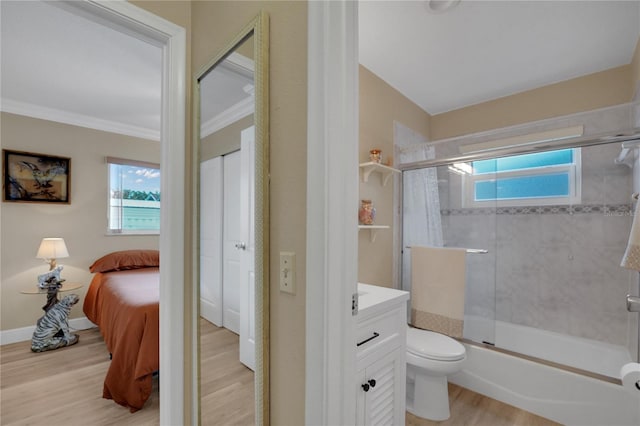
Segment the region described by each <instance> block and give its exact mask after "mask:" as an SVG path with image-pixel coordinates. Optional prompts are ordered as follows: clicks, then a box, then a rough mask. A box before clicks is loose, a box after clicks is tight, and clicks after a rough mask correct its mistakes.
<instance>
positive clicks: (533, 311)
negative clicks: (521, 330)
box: [438, 144, 637, 346]
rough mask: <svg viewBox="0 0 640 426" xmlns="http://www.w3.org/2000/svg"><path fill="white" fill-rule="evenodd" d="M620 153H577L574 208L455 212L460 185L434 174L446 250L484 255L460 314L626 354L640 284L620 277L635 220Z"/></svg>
mask: <svg viewBox="0 0 640 426" xmlns="http://www.w3.org/2000/svg"><path fill="white" fill-rule="evenodd" d="M619 152H620V151H619V144H616V146H606V145H603V146H597V147H589V148H583V150H582V204H576V205H557V206H528V207H497V208H462V205H461V204H462V203H461V195H460V194H461V193H462V191H461V187H462V182H461V180H460V178H459V176H457V175H454V174H450V173H448V172H447V170H446V167H440V168H438V179H439V193H440V203H441V214H442V226H443V235H444V241H445V245H446V246H450V247H467V248H481V249H487V250H489V252H488V253H487V254H482V255H478V254H472V255H468V256H467V293H466V303H465V304H466V306H465V313H466V314H468V315H475V316H480V317H483V318H488V319H491V320H493V319H494V318H495V319H496V320H499V321H505V322H511V323H515V324H520V325H525V326H529V327H535V328H540V329H544V330H549V331H554V332H558V333H563V334H568V335H573V336H578V337H584V338H588V339H594V340H598V341H603V342H608V343H612V344H616V345H623V346H626V343H627V327H628V313H627V312H626V308H625V296H626V294H627V292H628V291H629V288H630V284H631V283H632V282H633V280H634V279H636V278H637V275H634V273H633V272H630V271H628V270H626V269H624V268H622V267H620V260H621V259H622V256H623V254H624V251H625V248H626V245H627V240H628V237H629V231H630V229H631V223H632V215H633V213H632V212H633V210H632V205H631V204H630V195H631V192H632V190H631V187H632V184H631V169H629V168H627V167H626V166H621V165H615V164H613V158H615V156H616V155H617V154H618V153H619ZM634 277H635V278H634ZM488 337H491V336H488Z"/></svg>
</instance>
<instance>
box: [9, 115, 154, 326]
mask: <svg viewBox="0 0 640 426" xmlns="http://www.w3.org/2000/svg"><path fill="white" fill-rule="evenodd" d="M1 120H2V125H1V131H0V132H1V133H0V138H1V139H2V148H3V149H12V150H18V151H27V152H35V153H41V154H50V155H57V156H61V157H70V158H71V204H69V205H49V204H46V203H45V204H42V203H37V204H36V203H6V202H4V203H2V219H1V221H2V222H1V223H2V237H1V238H2V247H1V251H2V253H1V259H2V266H1V270H2V277H1V279H2V285H1V286H0V295H1V299H2V302H1V303H2V305H1V306H2V315H1V317H0V323H1V324H0V327H1V329H2V330H9V329H14V328H19V327H27V326H32V325H34V324H35V321H36V320H37V319H38V318H39V317H40V316H42V310H41V309H40V308H41V306H43V305H44V302H45V297H44V296H43V295H35V296H34V295H25V294H21V293H20V292H19V291H20V289H22V288H24V287H34V286H35V285H36V283H37V276H38V275H39V274H43V273H45V272H47V271H48V270H49V268H48V265H47V264H45V263H44V262H43V261H42V260H40V259H36V258H35V256H36V251H37V250H38V247H39V245H40V241H41V239H42V238H44V237H63V238H64V239H65V242H66V245H67V248H68V250H69V257H68V258H65V259H60V261H59V264H62V265H64V270H63V271H62V277H63V278H65V279H66V280H67V281H68V282H80V283H83V284H84V285H85V286H84V287H83V288H81V289H80V290H77V291H74V292H75V293H76V294H78V295H79V296H80V302H79V303H78V305H77V306H76V307H75V308H74V309H73V310H72V311H71V317H72V318H77V317H83V316H84V314H83V313H82V301H83V300H84V295H85V294H86V291H87V287H88V285H89V283H90V281H91V277H92V274H90V273H89V266H90V265H91V264H92V263H93V261H94V260H96V259H97V258H99V257H101V256H102V255H104V254H106V253H108V252H111V251H115V250H124V249H132V248H156V249H157V248H158V237H157V236H106V230H107V200H108V198H107V194H108V190H109V185H108V179H107V172H108V171H107V163H106V162H105V157H106V156H112V157H121V158H128V159H134V160H145V161H151V162H156V163H157V162H160V145H159V143H158V142H156V141H149V140H144V139H139V138H133V137H129V136H122V135H117V134H114V133H107V132H101V131H98V130H91V129H86V128H83V127H76V126H70V125H67V124H60V123H54V122H52V121H46V120H39V119H34V118H29V117H24V116H20V115H14V114H8V113H2V115H1Z"/></svg>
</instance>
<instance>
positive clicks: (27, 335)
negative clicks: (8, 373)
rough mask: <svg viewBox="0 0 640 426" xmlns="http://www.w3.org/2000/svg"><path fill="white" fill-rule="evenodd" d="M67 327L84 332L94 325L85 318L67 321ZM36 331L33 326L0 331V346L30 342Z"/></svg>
mask: <svg viewBox="0 0 640 426" xmlns="http://www.w3.org/2000/svg"><path fill="white" fill-rule="evenodd" d="M69 327H70V328H71V329H72V330H86V329H88V328H93V327H96V325H95V324H94V323H92V322H91V321H89V320H88V319H87V317H82V318H74V319H70V320H69ZM35 329H36V326H35V325H32V326H29V327H22V328H14V329H11V330H1V331H0V345H8V344H10V343H16V342H25V341H27V340H31V336H33V331H34V330H35Z"/></svg>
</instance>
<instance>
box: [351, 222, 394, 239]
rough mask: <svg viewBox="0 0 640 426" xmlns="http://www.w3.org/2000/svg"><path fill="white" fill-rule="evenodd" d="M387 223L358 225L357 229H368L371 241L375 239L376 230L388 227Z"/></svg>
mask: <svg viewBox="0 0 640 426" xmlns="http://www.w3.org/2000/svg"><path fill="white" fill-rule="evenodd" d="M389 228H390V226H389V225H358V229H360V230H362V229H368V230H369V239H370V240H371V242H372V243H373V242H374V241H375V240H376V236H377V235H378V231H379V230H381V229H389Z"/></svg>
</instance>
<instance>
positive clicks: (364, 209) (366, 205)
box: [358, 200, 376, 225]
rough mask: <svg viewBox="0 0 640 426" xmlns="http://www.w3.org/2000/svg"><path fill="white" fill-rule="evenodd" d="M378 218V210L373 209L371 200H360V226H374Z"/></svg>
mask: <svg viewBox="0 0 640 426" xmlns="http://www.w3.org/2000/svg"><path fill="white" fill-rule="evenodd" d="M375 218H376V208H375V207H373V202H371V200H360V210H359V211H358V220H359V221H360V225H373V221H374V220H375Z"/></svg>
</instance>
